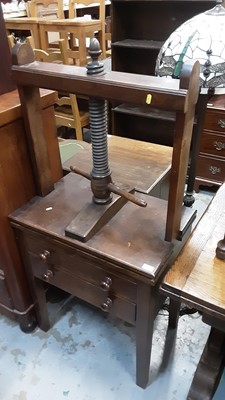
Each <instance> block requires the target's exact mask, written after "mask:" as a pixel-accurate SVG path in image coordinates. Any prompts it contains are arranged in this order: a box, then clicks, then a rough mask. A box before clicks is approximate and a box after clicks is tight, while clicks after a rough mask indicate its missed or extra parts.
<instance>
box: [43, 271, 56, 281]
mask: <svg viewBox="0 0 225 400" xmlns="http://www.w3.org/2000/svg"><path fill="white" fill-rule="evenodd" d="M53 276H54V274H53V272H52V271H51V270H50V269H47V271H46V272H45V273H44V274H42V279H43V280H44V281H45V282H49V280H50V279H51V278H53Z"/></svg>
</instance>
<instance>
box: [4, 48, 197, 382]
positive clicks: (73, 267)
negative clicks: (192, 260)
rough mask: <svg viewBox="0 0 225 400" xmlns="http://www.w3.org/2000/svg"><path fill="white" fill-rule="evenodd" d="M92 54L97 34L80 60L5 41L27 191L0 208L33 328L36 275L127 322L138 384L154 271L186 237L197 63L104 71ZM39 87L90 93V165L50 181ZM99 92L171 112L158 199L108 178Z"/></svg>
mask: <svg viewBox="0 0 225 400" xmlns="http://www.w3.org/2000/svg"><path fill="white" fill-rule="evenodd" d="M99 54H100V51H99V47H98V42H96V40H93V41H92V43H91V49H90V55H91V56H92V61H91V62H90V63H88V65H87V68H85V67H75V66H68V65H60V64H50V63H39V62H35V61H34V55H33V51H32V49H31V48H29V46H27V45H26V44H22V45H16V46H15V48H14V50H13V67H12V75H13V79H14V81H15V82H16V83H17V85H18V89H19V93H20V99H21V104H22V110H23V116H24V121H25V125H26V131H27V138H28V143H29V149H30V156H31V159H32V164H33V172H34V175H35V179H36V188H37V196H36V197H35V198H33V199H32V200H31V201H30V202H29V203H28V204H25V205H24V206H23V207H21V208H20V209H19V210H16V211H15V212H14V213H12V214H11V215H10V216H9V218H10V222H11V224H12V226H13V228H14V230H15V235H16V238H17V240H18V246H19V248H20V252H21V256H22V259H23V263H24V266H25V270H26V275H27V279H28V282H29V285H30V289H31V294H32V296H33V300H34V303H35V309H36V314H37V320H38V324H39V326H40V328H41V329H43V330H45V331H46V330H48V329H49V326H50V324H49V318H48V311H47V304H46V296H45V289H44V284H45V285H46V283H45V282H48V283H49V284H52V285H54V286H56V287H58V288H60V289H63V290H64V291H66V292H68V293H70V294H72V295H74V296H76V297H78V298H80V299H82V300H85V301H87V302H88V303H91V304H93V305H95V306H97V307H98V308H101V309H102V310H103V311H105V312H109V313H112V314H113V315H115V316H116V317H119V318H121V319H123V320H125V321H127V322H129V323H131V324H134V325H136V371H137V372H136V381H137V385H139V386H141V387H143V388H144V387H146V385H147V383H148V378H149V364H150V355H151V346H152V334H153V322H154V318H155V316H156V314H157V312H158V310H159V307H160V306H161V305H162V300H164V299H162V298H161V297H160V296H159V294H158V286H159V281H160V280H161V278H162V276H163V274H164V273H165V272H166V270H167V269H168V267H169V266H170V265H171V263H172V262H173V260H174V259H175V257H176V255H177V254H178V253H179V251H180V250H181V248H182V247H183V245H184V243H185V242H186V240H187V238H188V236H189V234H190V229H191V223H192V221H193V218H194V215H195V213H194V212H193V211H192V210H191V209H189V208H186V207H184V206H183V194H184V186H185V178H186V173H187V165H188V157H189V150H190V142H191V135H192V127H193V119H194V113H195V105H196V102H197V98H198V93H199V64H198V62H197V63H195V64H192V65H191V64H190V65H185V66H184V68H183V73H182V78H181V80H180V81H179V80H172V79H169V80H167V79H164V78H159V77H151V76H143V75H136V74H129V73H120V72H107V73H104V68H103V64H102V63H100V62H99V61H98V56H99ZM39 88H48V89H52V90H57V91H60V92H64V93H65V92H68V93H76V94H80V95H85V96H89V98H90V101H89V103H90V108H89V112H90V125H91V140H92V155H93V169H92V171H81V170H79V169H78V168H76V166H73V167H72V168H71V169H72V171H71V172H70V173H68V174H67V175H66V176H64V177H63V178H62V179H61V180H60V181H58V182H57V183H56V184H55V187H54V184H53V182H52V180H51V178H50V176H51V175H50V173H49V171H50V170H49V161H48V154H47V151H46V145H45V139H44V135H43V130H44V129H45V127H44V126H43V123H42V115H41V108H40V96H39ZM105 99H109V100H111V101H121V102H125V103H131V104H137V105H146V104H148V105H149V107H155V108H158V109H162V110H171V111H175V112H176V123H175V133H174V146H173V153H172V162H171V171H170V184H169V195H168V200H163V199H160V198H156V197H153V196H151V195H146V194H142V193H137V192H135V188H134V187H127V186H126V185H122V187H121V186H119V184H118V183H114V182H113V171H112V174H111V171H110V168H109V165H108V154H107V121H106V106H105ZM159 148H162V146H160V147H159ZM158 157H159V159H160V157H161V154H160V153H159V154H158ZM149 158H150V159H151V154H149ZM134 168H135V165H134ZM74 172H75V173H74ZM12 173H13V171H12ZM149 176H150V177H151V170H149ZM158 180H159V181H160V176H159V177H158Z"/></svg>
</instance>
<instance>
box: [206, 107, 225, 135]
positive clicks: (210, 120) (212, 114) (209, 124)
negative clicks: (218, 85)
mask: <svg viewBox="0 0 225 400" xmlns="http://www.w3.org/2000/svg"><path fill="white" fill-rule="evenodd" d="M204 129H207V130H209V131H211V130H212V131H217V132H221V133H223V132H224V134H225V112H221V111H215V110H213V109H212V110H210V109H209V110H207V112H206V118H205V128H204Z"/></svg>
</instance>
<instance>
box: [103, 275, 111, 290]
mask: <svg viewBox="0 0 225 400" xmlns="http://www.w3.org/2000/svg"><path fill="white" fill-rule="evenodd" d="M111 285H112V279H111V278H110V277H109V276H107V277H106V278H105V279H104V280H103V281H102V282H101V283H100V287H101V289H102V290H104V292H107V290H109V289H110V286H111Z"/></svg>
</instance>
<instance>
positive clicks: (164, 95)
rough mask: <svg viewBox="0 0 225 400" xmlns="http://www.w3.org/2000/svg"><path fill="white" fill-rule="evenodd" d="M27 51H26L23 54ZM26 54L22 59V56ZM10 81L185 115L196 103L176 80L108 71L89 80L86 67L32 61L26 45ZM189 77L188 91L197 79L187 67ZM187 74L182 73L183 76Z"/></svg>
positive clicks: (16, 59)
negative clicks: (183, 113) (189, 106)
mask: <svg viewBox="0 0 225 400" xmlns="http://www.w3.org/2000/svg"><path fill="white" fill-rule="evenodd" d="M25 48H26V51H25ZM24 54H25V55H24ZM13 64H14V65H13V67H12V76H13V80H14V81H15V82H16V83H17V84H18V85H22V86H33V87H41V88H46V89H52V90H57V91H63V92H68V93H75V94H80V95H86V96H93V95H94V96H95V97H100V98H104V99H108V100H116V101H119V102H124V103H133V104H138V105H139V106H143V105H149V106H151V107H155V108H159V109H165V110H173V111H183V112H186V111H187V109H188V104H187V103H188V102H189V105H190V104H192V105H194V104H195V103H196V101H197V93H196V90H195V91H194V93H192V94H191V96H190V93H189V91H188V86H187V85H184V88H179V86H181V85H180V83H181V82H182V78H181V81H179V80H172V79H165V78H160V77H152V76H146V75H137V74H130V73H122V72H116V71H111V72H107V73H105V74H103V75H101V76H89V75H88V74H87V69H86V68H85V67H78V66H70V65H61V64H50V63H43V62H37V61H34V54H33V51H32V49H29V50H28V51H27V45H26V44H24V45H22V46H21V45H20V47H19V48H17V46H15V48H14V50H13ZM187 69H188V72H189V73H190V71H192V72H191V73H190V79H189V87H190V84H191V82H192V81H195V84H196V86H197V87H198V82H197V79H198V77H197V79H196V72H195V71H196V66H192V65H191V66H186V70H187ZM186 72H187V71H184V73H185V74H186Z"/></svg>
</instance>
